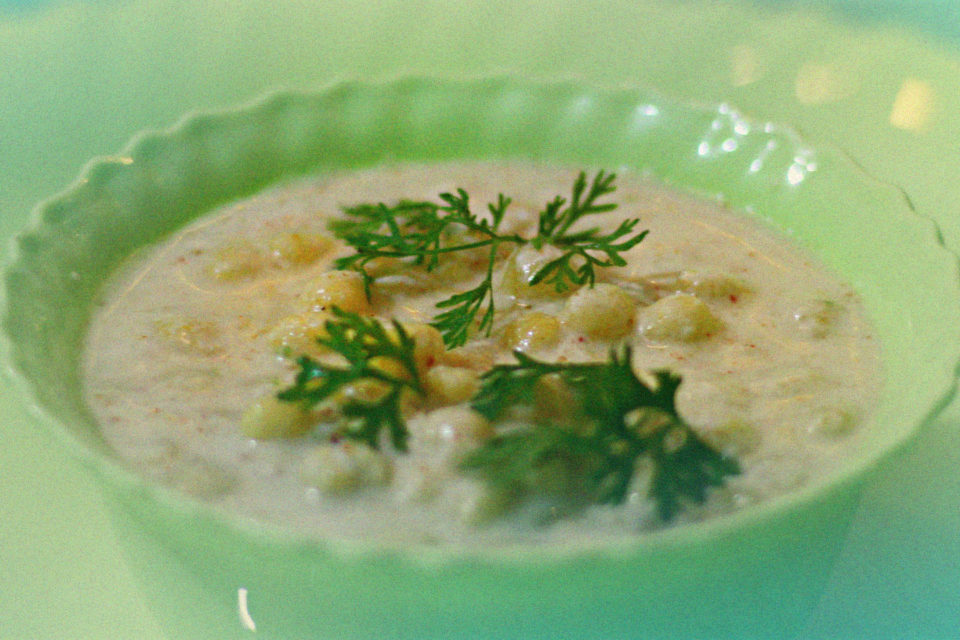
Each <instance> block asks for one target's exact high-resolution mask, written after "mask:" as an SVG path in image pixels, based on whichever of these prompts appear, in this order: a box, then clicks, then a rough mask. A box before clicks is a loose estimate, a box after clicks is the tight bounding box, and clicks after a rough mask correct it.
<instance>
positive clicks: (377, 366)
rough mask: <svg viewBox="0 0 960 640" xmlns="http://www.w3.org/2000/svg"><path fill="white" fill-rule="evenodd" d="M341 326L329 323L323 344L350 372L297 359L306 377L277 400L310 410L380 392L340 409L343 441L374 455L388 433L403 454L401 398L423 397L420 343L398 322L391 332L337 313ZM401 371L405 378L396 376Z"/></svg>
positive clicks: (378, 324)
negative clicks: (336, 398)
mask: <svg viewBox="0 0 960 640" xmlns="http://www.w3.org/2000/svg"><path fill="white" fill-rule="evenodd" d="M333 314H334V315H335V316H336V317H337V319H336V320H328V321H327V323H326V326H325V329H326V333H327V335H326V336H322V337H318V338H317V343H318V344H320V345H322V346H325V347H327V348H329V349H330V350H332V351H333V352H334V353H337V354H339V355H340V356H342V357H343V359H344V360H345V361H346V366H333V365H328V364H325V363H321V362H319V361H317V360H314V359H313V358H311V357H309V356H301V357H300V358H298V359H297V364H299V365H300V371H299V372H298V373H297V376H296V378H295V379H294V383H293V386H292V387H290V388H288V389H285V390H283V391H281V392H280V393H279V394H277V397H278V398H279V399H280V400H285V401H288V402H303V403H305V404H306V405H308V406H314V405H316V404H317V403H319V402H321V401H323V400H326V399H328V398H331V397H332V396H333V395H334V394H336V393H337V392H340V391H348V390H349V389H350V387H351V386H352V387H353V389H354V390H356V385H358V384H365V383H366V384H369V385H370V386H373V387H374V389H373V390H372V393H370V394H368V395H371V396H373V397H368V398H362V397H360V395H361V394H356V393H355V394H352V395H351V394H346V398H345V399H343V400H342V401H341V402H340V403H339V408H340V411H341V413H342V414H343V416H344V417H345V418H346V421H345V424H344V425H343V427H342V429H341V430H340V431H339V432H338V433H339V435H341V436H343V437H346V438H350V439H353V440H360V441H362V442H365V443H367V444H368V445H370V446H371V447H373V448H374V449H376V448H378V446H379V444H380V432H381V430H382V429H384V428H387V429H388V430H389V433H390V441H391V443H392V444H393V446H394V448H396V449H397V450H398V451H406V450H407V435H408V432H407V426H406V424H405V423H404V420H403V411H402V407H401V397H402V393H403V391H404V390H405V389H409V390H411V391H414V392H416V393H419V394H423V392H424V391H423V386H422V384H421V381H420V378H419V375H418V373H417V365H416V362H415V360H414V356H413V349H414V341H413V338H411V337H410V336H409V335H408V334H407V332H406V331H405V330H404V328H403V326H402V325H401V324H400V323H399V322H397V321H396V320H394V321H393V322H392V326H391V328H390V329H387V328H386V327H384V325H383V324H382V323H381V322H380V321H379V320H377V319H375V318H366V317H363V316H361V315H359V314H356V313H352V312H347V311H343V310H341V309H339V308H336V307H334V309H333ZM396 369H399V372H396V373H395V371H396Z"/></svg>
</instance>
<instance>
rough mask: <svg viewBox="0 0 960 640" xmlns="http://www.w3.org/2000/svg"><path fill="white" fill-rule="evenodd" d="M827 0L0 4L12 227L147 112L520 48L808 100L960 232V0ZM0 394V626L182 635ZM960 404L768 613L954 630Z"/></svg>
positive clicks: (707, 88)
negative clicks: (906, 124)
mask: <svg viewBox="0 0 960 640" xmlns="http://www.w3.org/2000/svg"><path fill="white" fill-rule="evenodd" d="M827 4H828V3H826V2H816V3H811V4H810V5H809V6H811V7H813V10H809V9H802V8H801V9H798V8H797V7H802V6H805V5H801V4H800V3H794V2H777V3H772V4H769V5H764V4H761V3H759V2H753V3H744V4H737V3H706V2H698V1H694V0H689V1H685V2H676V3H665V2H663V3H658V2H579V3H560V2H553V3H551V2H546V3H543V2H541V3H537V4H533V3H529V4H528V3H508V2H459V3H457V4H455V5H454V4H452V3H450V2H439V1H437V2H426V1H422V0H406V1H405V2H399V1H383V2H369V3H358V2H323V3H320V2H317V3H307V2H293V1H290V2H270V3H267V2H247V3H244V4H242V5H241V4H240V3H238V2H227V1H226V0H222V1H221V2H207V3H203V4H201V3H198V2H179V3H178V2H165V1H160V0H137V1H130V2H122V1H120V0H115V1H106V0H101V1H99V2H91V3H88V4H84V3H78V2H60V3H50V4H48V5H47V6H46V7H42V8H38V9H34V10H30V11H26V10H7V11H6V12H5V11H4V9H3V6H4V5H0V235H3V236H4V237H6V236H8V235H10V234H11V233H13V232H14V231H15V230H16V229H18V228H20V227H22V226H23V225H24V224H25V222H26V218H27V215H28V212H29V210H30V208H31V207H32V205H33V204H34V203H35V202H36V201H37V200H39V199H40V198H42V197H44V196H46V195H49V194H51V193H53V192H55V191H58V190H60V189H62V188H63V187H64V186H65V185H66V184H68V183H69V182H70V181H71V180H73V179H74V177H75V176H76V175H77V174H78V172H79V169H80V167H81V166H82V165H83V163H84V162H85V161H86V160H87V159H89V158H90V157H91V156H94V155H98V154H110V153H114V152H116V151H117V150H119V149H120V148H121V146H123V144H124V143H125V142H126V141H127V140H128V139H129V138H130V136H131V135H132V134H133V133H134V132H135V131H137V130H139V129H142V128H144V127H161V126H166V125H168V124H170V123H172V122H173V121H175V120H176V119H177V118H178V117H179V116H180V115H181V114H182V113H183V112H185V111H187V110H190V109H193V108H209V107H216V106H223V105H228V104H232V103H235V102H237V101H243V100H246V99H250V98H252V97H254V96H256V95H258V94H260V93H262V92H263V91H265V90H268V89H271V88H275V87H280V86H288V87H294V88H314V87H317V86H319V85H322V84H323V83H325V82H327V81H330V80H332V79H337V78H351V77H361V78H384V77H393V76H395V75H398V74H403V73H420V74H439V75H445V76H463V75H469V76H475V75H484V74H489V73H500V72H515V73H518V74H523V75H527V76H531V77H536V78H557V77H576V78H583V79H587V80H590V81H591V82H597V83H609V84H623V83H628V84H642V85H648V86H652V87H655V88H657V89H659V90H660V91H661V92H663V93H665V94H667V95H668V96H671V97H676V98H679V99H684V100H703V101H717V100H728V101H730V102H731V103H733V104H735V105H737V106H738V107H740V108H742V109H743V110H744V111H746V112H747V113H748V114H750V115H753V116H756V117H758V118H762V119H770V120H775V121H779V122H785V123H790V124H793V125H795V126H797V127H798V128H800V129H801V130H802V131H803V132H804V134H805V135H806V137H807V138H809V139H810V140H811V141H813V142H814V143H816V142H817V141H830V142H835V143H837V144H839V145H840V146H841V147H842V148H844V149H846V150H847V151H848V152H849V153H850V154H851V156H852V157H853V158H854V159H855V160H857V161H858V162H859V163H860V164H861V165H863V166H864V167H865V168H866V169H867V170H868V171H870V172H872V173H874V174H875V175H877V176H879V177H881V178H882V179H885V180H887V181H890V182H894V183H896V184H898V185H900V186H902V187H903V188H904V189H906V191H907V192H908V194H909V195H910V197H911V198H912V200H913V202H914V204H915V205H916V207H917V209H918V210H919V211H920V212H921V213H924V214H927V215H930V216H932V217H934V218H935V219H937V220H938V221H939V222H940V224H941V225H942V227H943V230H944V235H945V238H946V241H947V243H948V245H950V246H952V247H953V248H958V247H960V187H958V184H957V178H958V174H960V51H958V48H957V46H958V41H960V38H958V37H957V36H956V34H957V33H960V27H958V29H956V30H954V29H953V28H952V26H951V19H952V20H953V21H954V23H953V24H954V25H956V16H957V11H956V5H955V4H952V3H939V4H938V5H937V6H938V7H942V9H943V12H942V14H941V15H942V19H941V20H936V19H929V18H925V17H924V15H921V14H922V13H923V12H919V13H918V12H917V11H915V10H911V9H910V8H909V7H908V6H905V7H904V8H903V12H904V16H903V25H904V26H900V25H899V24H898V22H897V16H898V10H897V6H896V4H895V3H891V2H882V3H877V4H875V5H871V4H869V3H865V2H858V3H856V4H846V5H844V6H843V7H841V10H839V11H836V12H833V13H822V12H821V11H822V8H823V7H826V6H827ZM858 16H859V17H858ZM951 16H952V17H951ZM861 17H862V18H863V19H860V18H861ZM920 29H924V31H921V30H920ZM734 47H749V48H751V49H752V50H753V51H754V52H755V54H756V58H757V61H758V63H759V67H758V71H757V77H756V79H755V80H754V81H753V82H750V83H748V84H744V85H742V86H737V85H735V84H734V82H733V74H732V71H731V55H730V52H731V50H732V49H733V48H734ZM810 64H812V65H819V67H816V68H821V67H823V66H827V67H829V68H831V69H833V70H834V71H835V72H836V74H837V76H838V77H840V78H841V80H843V83H842V84H843V87H842V90H839V89H838V91H840V94H839V95H835V96H831V97H829V98H828V99H826V100H825V101H822V102H818V103H816V104H804V103H801V102H800V101H799V100H798V99H797V94H796V91H795V87H794V80H795V78H796V77H797V75H798V73H799V72H801V70H802V69H804V65H810ZM831 65H832V66H831ZM807 69H809V67H807ZM908 78H912V79H916V80H921V81H924V82H926V83H928V84H929V86H930V88H931V90H932V92H933V95H934V104H933V107H932V112H931V121H930V123H929V125H928V128H927V129H926V130H923V131H920V132H915V131H904V130H900V129H896V128H894V127H891V126H890V124H889V119H888V116H889V113H890V109H891V106H892V104H893V100H894V96H895V95H896V93H897V91H898V89H899V88H900V86H901V84H902V83H903V81H904V80H905V79H908ZM918 295H923V292H918ZM958 330H960V328H958ZM0 412H2V414H0V415H2V420H0V638H145V639H152V638H164V637H166V636H165V635H164V632H163V630H162V629H161V627H160V625H159V622H158V620H160V619H165V618H167V617H169V616H170V615H171V614H170V613H169V612H167V613H163V614H162V615H158V614H157V612H155V611H153V610H152V609H151V606H153V605H152V602H153V601H152V600H150V599H149V598H148V595H149V594H148V592H149V587H147V588H144V585H142V584H141V582H140V579H141V578H139V577H138V576H140V575H142V569H143V568H142V567H138V568H137V569H136V570H134V569H133V568H131V566H130V565H129V564H128V559H127V558H126V556H124V555H123V553H122V552H121V551H120V549H121V547H122V546H123V544H125V543H124V542H123V541H122V540H118V535H123V536H127V535H134V534H133V533H132V532H126V531H125V532H123V533H122V534H121V533H118V531H117V530H116V529H115V528H114V527H113V526H112V525H111V523H110V520H109V518H108V515H107V514H106V512H105V509H104V505H103V502H102V500H101V497H100V494H99V492H98V491H97V490H96V488H95V487H94V486H93V485H92V483H91V482H90V480H89V479H88V477H87V475H86V474H84V473H82V472H80V471H79V470H78V469H77V467H76V465H75V463H73V462H72V461H71V460H70V459H69V458H67V457H66V456H65V455H64V454H63V452H62V451H61V448H60V447H59V445H58V444H57V443H55V442H53V441H52V439H51V438H49V437H48V436H47V435H46V434H45V433H43V432H38V431H36V430H35V429H34V428H33V427H34V423H33V422H32V421H31V419H30V418H29V417H28V415H27V413H26V410H25V409H24V408H22V407H21V406H20V405H19V404H18V403H17V402H15V401H14V400H13V399H12V397H11V393H10V392H9V390H7V389H2V390H0ZM958 427H960V404H958V403H956V402H955V403H954V404H953V405H951V406H950V407H949V408H948V409H947V411H946V412H945V413H944V415H943V416H941V417H940V418H939V419H937V420H936V421H934V423H933V424H932V425H930V427H929V428H928V429H927V431H926V432H925V433H924V435H923V436H922V437H921V439H920V441H919V442H917V443H915V444H914V445H913V446H911V447H910V448H908V449H907V450H906V451H904V452H902V453H901V454H899V455H898V458H897V460H895V461H894V463H893V464H890V465H887V466H886V467H885V471H886V473H885V474H884V476H883V477H876V478H874V479H873V480H872V481H871V482H870V483H869V485H868V487H867V489H866V491H865V492H864V493H863V495H862V496H861V498H860V504H859V507H858V509H857V512H856V514H855V516H854V519H853V522H852V524H851V527H850V529H849V530H848V535H847V539H846V541H845V544H844V547H843V549H842V550H841V553H840V555H839V558H838V561H837V563H836V565H835V567H834V571H833V574H832V575H831V576H830V578H829V580H828V582H827V586H826V588H825V590H824V592H823V594H822V596H821V598H820V600H819V602H817V603H816V604H815V606H813V607H812V608H811V609H810V611H809V615H808V617H807V621H806V623H805V624H804V625H803V626H802V628H801V627H800V626H797V627H796V628H778V629H770V630H769V634H767V633H765V632H764V633H763V635H769V636H771V637H824V638H827V637H831V638H832V637H872V638H876V637H944V638H952V637H956V636H957V633H958V629H960V429H958ZM158 570H159V569H158ZM168 570H169V571H175V570H174V569H168ZM787 577H788V576H787ZM182 585H183V590H182V596H183V599H182V601H183V602H184V603H185V605H187V606H189V607H190V608H189V609H185V612H184V613H183V614H182V615H184V616H185V617H188V618H189V617H194V616H202V615H203V612H204V610H205V607H207V606H208V605H207V603H206V602H205V601H204V600H203V599H202V594H200V593H199V592H198V591H197V590H196V586H195V585H194V584H193V583H192V582H191V580H190V578H189V576H183V580H182ZM804 604H805V605H808V604H809V603H804ZM783 606H784V607H786V608H787V609H789V608H790V607H791V606H793V603H791V602H789V601H785V602H784V603H783ZM173 615H176V614H173ZM251 637H255V636H254V635H253V634H251Z"/></svg>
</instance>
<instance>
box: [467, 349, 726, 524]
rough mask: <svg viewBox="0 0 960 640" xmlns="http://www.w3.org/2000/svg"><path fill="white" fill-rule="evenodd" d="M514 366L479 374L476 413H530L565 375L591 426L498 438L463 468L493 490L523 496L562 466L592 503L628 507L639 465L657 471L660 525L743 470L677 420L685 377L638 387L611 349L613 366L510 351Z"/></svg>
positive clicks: (654, 485)
mask: <svg viewBox="0 0 960 640" xmlns="http://www.w3.org/2000/svg"><path fill="white" fill-rule="evenodd" d="M514 356H515V357H516V359H517V364H509V365H498V366H496V367H494V368H493V369H491V370H490V371H488V372H487V373H486V374H484V376H483V377H482V379H481V381H482V386H481V388H480V390H479V392H478V393H477V395H476V396H475V397H474V399H473V401H472V406H473V408H474V409H475V410H476V411H478V412H479V413H481V414H483V415H484V416H486V417H487V418H489V419H491V420H496V419H498V418H502V417H503V416H504V415H505V414H506V413H507V412H510V411H514V410H516V408H517V407H524V406H526V407H528V408H529V407H532V406H533V404H534V403H535V397H536V393H535V391H536V389H535V387H536V385H537V384H538V383H540V381H541V380H543V379H544V378H545V377H547V376H554V377H557V378H559V380H560V382H561V383H562V384H563V385H564V386H565V387H566V388H567V389H569V390H570V391H571V392H572V393H573V394H574V395H575V397H576V399H577V400H578V401H579V404H580V409H581V411H582V417H583V418H585V419H586V420H585V421H581V422H579V423H576V424H573V423H571V424H560V423H558V422H555V421H549V420H543V419H540V420H538V421H535V422H534V423H533V424H530V425H529V426H527V427H520V428H517V429H514V430H512V431H508V432H505V433H502V434H499V435H497V436H494V437H493V438H492V439H491V440H489V441H487V442H486V443H485V444H483V445H481V446H480V448H478V449H476V450H474V451H473V452H472V453H470V454H469V455H468V456H467V457H466V458H465V459H464V460H463V462H462V463H461V467H462V468H463V469H467V470H473V471H476V472H478V473H480V474H481V475H482V476H483V477H484V478H485V480H487V481H488V482H489V483H491V484H492V485H493V486H494V487H495V488H497V489H499V490H501V491H508V492H514V493H516V492H523V491H525V490H527V489H532V490H536V487H527V486H525V485H526V483H528V482H529V481H530V478H531V477H534V478H535V477H536V475H537V473H538V472H539V471H541V470H543V469H544V468H546V467H547V466H549V465H556V464H557V463H558V461H559V462H560V463H561V464H562V465H563V466H564V467H565V470H566V471H567V472H568V473H571V474H574V475H575V476H576V477H577V478H578V480H579V483H580V485H581V489H582V490H583V491H584V492H585V494H586V496H587V498H588V499H590V500H592V501H594V502H598V503H613V504H619V503H622V502H623V501H624V500H625V499H626V496H627V493H628V489H629V485H630V482H631V479H632V478H633V475H634V471H635V467H636V465H637V463H638V461H640V460H641V459H646V460H647V461H649V462H650V463H651V464H652V477H651V482H650V488H649V495H650V497H651V498H653V499H654V501H655V502H656V505H657V511H658V514H659V515H660V517H661V518H662V519H663V520H665V521H666V520H670V519H672V518H673V517H674V516H675V515H676V514H677V512H678V511H679V510H680V509H681V508H682V503H683V502H684V501H693V502H697V503H702V502H703V501H704V500H705V499H706V491H707V489H708V488H709V487H713V486H721V485H722V484H723V482H724V478H725V477H726V476H728V475H735V474H738V473H739V472H740V467H739V465H738V464H737V462H736V460H734V459H732V458H728V457H726V456H724V455H723V454H721V453H720V452H718V451H716V450H715V449H713V448H712V447H710V446H709V445H708V444H707V443H705V442H704V441H703V440H702V439H700V438H699V437H698V436H697V434H696V432H694V431H693V429H691V428H690V426H689V425H688V424H687V423H686V422H685V421H684V420H683V418H682V417H680V415H679V414H678V413H677V410H676V406H675V395H676V391H677V388H678V387H679V386H680V377H679V376H677V375H675V374H673V373H671V372H669V371H662V370H661V371H656V372H654V373H653V376H654V378H655V385H653V386H648V385H647V384H645V383H644V382H643V381H642V380H640V379H639V378H638V377H637V376H636V374H634V372H633V369H632V367H631V364H630V349H629V348H628V347H624V348H622V349H621V350H620V351H613V352H611V354H610V360H609V361H608V362H600V363H585V364H571V363H547V362H541V361H539V360H536V359H534V358H531V357H530V356H528V355H525V354H523V353H522V352H519V351H516V352H514Z"/></svg>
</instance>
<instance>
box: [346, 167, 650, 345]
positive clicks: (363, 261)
mask: <svg viewBox="0 0 960 640" xmlns="http://www.w3.org/2000/svg"><path fill="white" fill-rule="evenodd" d="M615 178H616V176H615V175H614V174H612V173H611V174H607V173H605V172H604V171H599V172H597V174H596V175H595V176H594V177H593V180H592V181H591V182H590V183H589V185H588V183H587V177H586V174H585V173H584V172H580V174H579V175H578V177H577V178H576V180H575V181H574V184H573V188H572V191H571V196H570V199H569V200H567V199H566V198H564V197H562V196H557V197H556V198H554V199H553V200H552V201H550V202H548V203H547V205H546V206H545V208H544V210H543V211H541V212H540V214H539V217H538V221H537V235H536V236H535V237H533V238H523V237H521V236H519V235H516V234H504V233H501V232H500V231H499V228H500V225H501V223H502V222H503V219H504V216H505V214H506V211H507V208H508V207H509V206H510V203H511V199H510V198H508V197H506V196H504V195H503V194H502V193H501V194H499V195H498V196H497V201H496V202H495V203H489V204H488V205H487V209H488V211H489V213H490V216H489V218H481V217H479V216H477V215H476V214H474V213H473V212H472V211H471V209H470V196H469V194H467V192H466V191H464V190H463V189H457V190H456V191H455V192H453V193H441V194H440V196H439V198H440V202H439V203H435V202H426V201H413V200H401V201H400V202H398V203H397V204H395V205H393V206H388V205H386V204H383V203H379V204H360V205H356V206H353V207H347V208H345V209H344V214H345V215H346V218H345V219H342V220H336V221H334V222H332V223H331V224H330V229H331V230H332V231H333V232H334V235H336V236H337V237H338V238H340V239H342V240H344V241H345V242H346V243H347V244H348V245H350V246H351V247H353V248H354V250H355V253H353V254H351V255H348V256H344V257H342V258H339V259H337V260H336V261H335V262H334V266H335V267H336V268H338V269H353V270H356V271H359V272H360V273H361V275H362V276H363V281H364V287H365V289H366V292H367V296H368V297H369V296H370V287H371V286H372V284H373V283H374V281H375V278H374V277H373V276H372V275H371V274H370V272H369V270H368V266H369V265H370V263H371V262H372V261H374V260H376V259H378V258H401V259H404V260H408V261H409V262H410V264H412V265H414V266H421V267H423V268H425V269H426V270H427V271H432V270H433V269H435V268H436V267H437V265H438V264H439V261H440V259H441V256H444V255H446V254H450V253H456V252H462V251H467V250H471V249H477V248H481V247H489V248H490V252H489V258H488V262H487V269H486V273H485V277H484V279H483V280H482V281H481V282H480V284H478V285H477V286H476V287H474V288H473V289H470V290H468V291H464V292H461V293H457V294H454V295H452V296H451V297H450V298H448V299H446V300H442V301H441V302H439V303H438V304H437V307H438V308H439V309H442V310H443V311H442V312H440V313H439V314H438V315H437V316H436V318H435V319H434V322H433V323H432V324H433V326H435V327H437V328H438V329H439V330H440V332H441V334H442V336H443V340H444V343H445V344H446V345H447V347H450V348H452V347H457V346H461V345H463V344H464V343H465V342H466V341H467V339H468V337H469V334H470V331H471V330H473V329H475V330H478V331H480V332H482V333H484V334H485V335H490V330H491V328H492V327H493V317H494V304H493V270H494V267H495V265H496V261H497V256H498V254H499V252H498V249H499V247H500V245H501V244H503V243H509V244H515V245H527V244H530V245H533V246H534V247H535V248H536V249H538V250H539V249H542V248H543V247H545V246H547V245H550V246H552V247H555V248H557V249H559V250H560V252H561V253H560V255H559V257H557V258H555V259H553V260H551V261H549V262H548V263H546V264H545V265H544V266H543V267H541V268H540V269H539V270H538V271H537V273H535V274H534V276H533V278H532V279H531V280H530V282H529V284H531V285H535V284H539V283H540V282H548V283H550V284H553V285H554V287H555V288H556V290H557V291H558V292H564V291H567V290H569V289H571V288H573V287H575V286H580V285H588V286H593V284H594V283H595V282H596V279H597V269H598V268H603V267H610V266H623V265H625V264H626V260H625V259H624V258H623V256H622V255H621V254H622V253H623V252H625V251H628V250H629V249H631V248H633V247H634V246H636V245H637V244H639V243H640V242H641V241H642V240H643V239H644V237H646V235H647V231H641V232H635V231H634V229H635V227H636V226H637V224H638V222H639V221H638V220H636V219H632V220H625V221H623V222H621V223H620V225H619V226H618V227H617V228H616V229H615V230H614V231H612V232H609V233H601V232H600V231H599V230H598V229H596V228H591V229H586V230H581V231H576V232H570V228H571V227H572V226H573V225H574V224H575V223H577V222H578V221H579V220H581V219H582V218H583V217H584V216H587V215H591V214H597V213H603V212H606V211H612V210H613V209H615V208H616V206H617V205H616V204H615V203H609V202H608V203H601V202H599V200H600V198H602V197H603V196H606V195H608V194H610V193H612V192H613V191H614V190H615V189H616V187H615V186H614V184H613V182H614V180H615ZM481 310H483V314H482V315H480V318H479V322H478V321H477V316H478V314H480V311H481ZM474 325H476V326H475V327H474Z"/></svg>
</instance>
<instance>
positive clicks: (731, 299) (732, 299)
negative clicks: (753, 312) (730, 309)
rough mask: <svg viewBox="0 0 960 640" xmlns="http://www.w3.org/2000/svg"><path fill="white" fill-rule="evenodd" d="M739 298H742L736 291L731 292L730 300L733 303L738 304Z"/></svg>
mask: <svg viewBox="0 0 960 640" xmlns="http://www.w3.org/2000/svg"><path fill="white" fill-rule="evenodd" d="M739 299H740V298H738V297H737V294H735V293H731V294H730V302H732V303H733V304H737V300H739Z"/></svg>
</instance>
